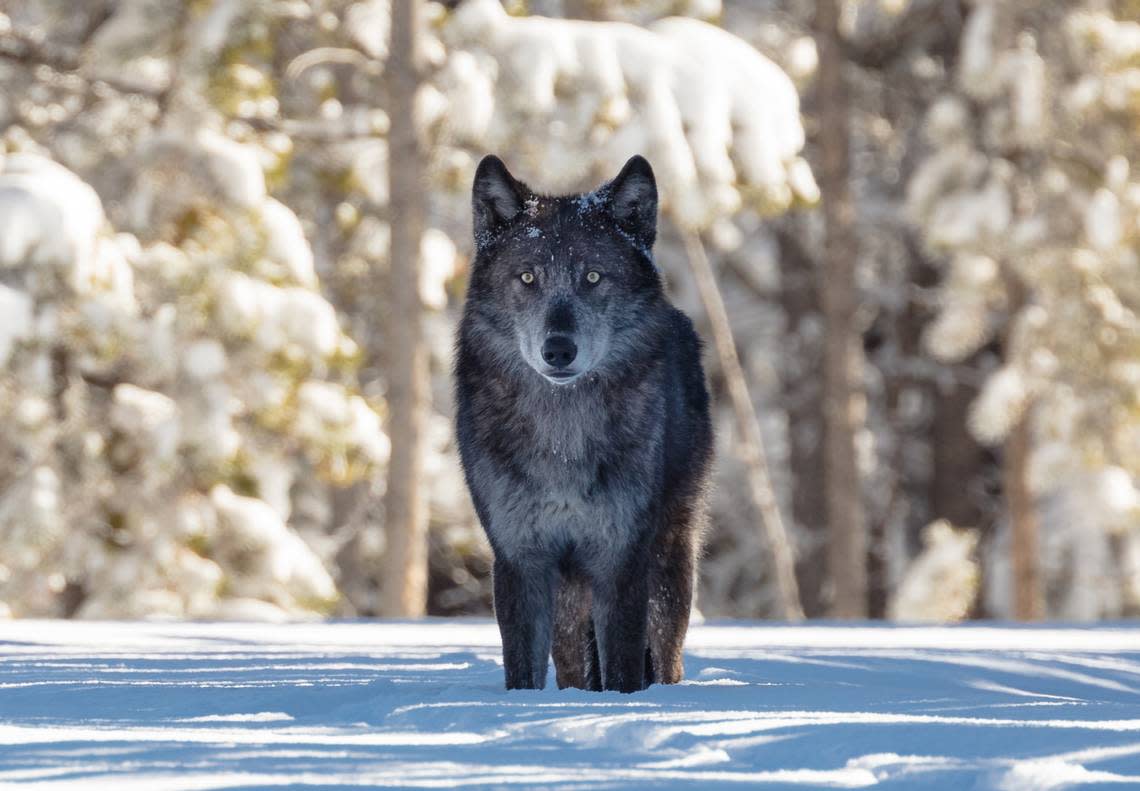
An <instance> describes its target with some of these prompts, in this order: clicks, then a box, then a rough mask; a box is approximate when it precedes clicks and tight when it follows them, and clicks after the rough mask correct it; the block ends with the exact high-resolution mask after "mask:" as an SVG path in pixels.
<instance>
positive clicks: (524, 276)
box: [519, 272, 534, 286]
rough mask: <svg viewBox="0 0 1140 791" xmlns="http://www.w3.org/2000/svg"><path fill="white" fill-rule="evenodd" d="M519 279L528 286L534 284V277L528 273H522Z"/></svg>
mask: <svg viewBox="0 0 1140 791" xmlns="http://www.w3.org/2000/svg"><path fill="white" fill-rule="evenodd" d="M519 279H520V280H522V282H524V283H526V284H527V285H528V286H529V285H530V284H531V283H533V282H534V275H533V274H531V273H530V272H523V273H522V274H521V275H519Z"/></svg>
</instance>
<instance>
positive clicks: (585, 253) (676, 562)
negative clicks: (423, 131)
mask: <svg viewBox="0 0 1140 791" xmlns="http://www.w3.org/2000/svg"><path fill="white" fill-rule="evenodd" d="M472 204H473V209H474V230H475V247H476V255H475V259H474V263H473V265H472V271H471V279H470V284H469V286H468V289H467V302H466V305H465V308H464V313H463V320H462V322H461V324H460V326H459V333H458V343H457V354H456V365H455V378H456V392H457V402H458V438H459V451H460V456H461V458H462V461H463V469H464V473H465V475H466V479H467V485H468V487H469V488H470V490H471V496H472V499H473V500H474V502H475V510H476V511H477V512H478V515H479V520H480V521H481V522H482V524H483V528H484V530H486V532H487V537H488V538H489V539H490V542H491V548H492V549H493V551H494V555H495V566H494V595H495V614H496V617H497V618H498V621H499V630H500V632H501V633H502V638H503V661H504V666H505V670H506V682H507V688H508V689H514V688H524V689H525V688H536V687H538V688H541V687H542V686H544V684H545V682H546V668H547V659H548V657H549V656H550V653H551V650H552V648H553V654H554V665H555V669H556V671H557V678H558V686H559V687H568V686H570V687H580V688H585V689H607V690H609V689H613V690H620V691H622V692H632V691H634V690H638V689H644V688H645V687H646V686H647V685H648V684H651V683H653V682H654V681H659V682H663V683H666V684H672V683H676V682H678V681H680V680H681V676H682V673H683V668H682V664H681V647H682V643H683V642H684V638H685V631H686V629H687V628H688V624H689V609H690V606H691V603H692V593H693V582H694V576H695V572H696V557H697V552H698V548H699V543H700V534H701V529H702V525H703V521H704V499H705V488H706V487H705V481H706V477H707V474H708V469H709V465H710V462H711V457H712V429H711V425H710V421H709V405H708V401H709V399H708V392H707V390H706V389H705V379H704V372H703V371H702V369H701V345H700V340H699V339H698V337H697V335H696V333H695V332H694V330H693V325H692V323H691V322H690V321H689V319H688V318H687V317H686V316H685V315H684V314H683V313H681V312H680V311H679V310H677V309H676V308H674V307H673V306H672V305H670V304H669V302H668V301H667V300H666V298H665V295H664V293H663V291H662V284H661V278H660V276H659V275H658V273H657V269H656V267H655V265H654V262H653V254H652V247H653V241H654V238H655V236H656V232H657V186H656V182H655V181H654V178H653V171H652V169H651V168H650V167H649V163H648V162H646V161H645V159H643V158H642V157H633V158H632V159H630V160H629V162H628V163H626V165H625V167H624V168H623V169H622V171H621V173H620V174H618V176H617V178H615V179H614V180H613V181H611V182H609V183H608V184H605V185H603V186H602V187H600V188H599V189H597V190H595V191H594V192H590V193H586V194H584V195H571V196H565V197H547V196H543V195H538V194H535V193H534V192H532V191H531V190H530V189H529V188H528V187H527V186H526V185H525V184H523V183H521V182H520V181H518V180H516V179H515V178H513V177H512V176H511V174H510V173H509V172H508V171H507V169H506V167H505V166H504V165H503V163H502V161H501V160H499V159H498V158H497V157H494V156H488V157H486V158H484V159H483V161H482V162H481V163H480V164H479V168H478V170H477V171H476V173H475V184H474V189H473V196H472Z"/></svg>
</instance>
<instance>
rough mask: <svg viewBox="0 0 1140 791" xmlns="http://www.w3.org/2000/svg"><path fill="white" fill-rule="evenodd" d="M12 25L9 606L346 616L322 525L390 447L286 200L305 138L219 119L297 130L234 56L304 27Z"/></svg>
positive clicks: (42, 12) (5, 572) (107, 20)
mask: <svg viewBox="0 0 1140 791" xmlns="http://www.w3.org/2000/svg"><path fill="white" fill-rule="evenodd" d="M96 5H99V7H98V8H96V7H94V6H96ZM158 5H159V6H161V4H158ZM5 10H6V11H7V12H9V13H10V14H11V16H0V21H2V22H3V23H4V25H5V27H6V28H9V30H10V32H9V35H8V36H7V37H6V38H5V42H4V44H5V51H4V55H5V57H4V58H3V59H2V60H0V79H2V81H3V83H4V85H5V86H6V87H5V90H4V96H5V97H6V99H7V98H8V97H22V98H20V100H19V101H14V102H7V101H6V102H4V103H3V107H0V115H3V116H4V121H5V124H6V125H7V131H6V133H5V136H4V138H3V140H4V145H3V152H2V153H0V239H2V240H3V242H2V243H0V272H3V273H4V275H3V285H2V287H0V288H2V299H3V301H4V304H5V305H6V306H7V307H9V308H10V310H8V311H6V321H5V324H4V329H3V339H4V340H3V342H2V344H0V345H2V347H3V360H2V361H0V362H2V364H3V365H4V377H3V380H2V382H3V385H2V388H0V412H2V414H3V416H4V417H3V424H4V426H5V429H4V432H3V433H2V435H0V460H2V461H0V465H2V466H0V476H3V484H2V490H3V494H2V495H0V545H2V546H3V548H4V552H3V556H4V559H3V560H2V561H0V602H3V607H4V609H5V611H7V612H11V613H12V614H16V615H33V614H38V615H54V614H72V613H76V614H78V615H83V616H92V617H112V616H118V617H130V616H141V615H159V614H160V615H169V616H191V617H230V616H241V617H280V616H282V615H296V614H301V613H305V612H329V611H331V609H332V608H333V607H334V606H335V605H336V604H337V600H338V598H339V594H338V591H337V587H336V584H335V582H334V577H333V574H332V564H331V559H332V558H331V556H332V553H333V552H334V550H335V546H334V544H333V543H332V542H330V540H329V537H328V536H327V535H325V534H324V533H323V532H322V531H320V530H313V529H308V528H309V527H310V526H311V522H312V520H311V519H309V518H308V514H306V513H305V512H306V511H311V510H312V508H313V507H314V500H313V495H314V494H318V495H319V492H320V486H321V484H319V483H318V482H320V481H327V482H329V483H330V484H331V485H344V484H346V483H349V482H351V481H353V480H355V479H357V478H359V477H360V476H362V475H364V474H366V473H371V472H373V471H375V470H376V469H377V468H380V467H382V465H383V464H384V463H385V461H386V459H387V455H388V439H387V436H386V435H385V433H384V432H383V431H382V430H381V425H380V417H379V415H378V413H377V411H376V409H375V404H373V403H369V402H368V401H367V400H366V399H365V398H364V397H362V395H361V394H360V393H359V391H358V390H357V388H356V385H355V373H354V372H355V368H356V367H357V365H358V360H359V358H360V351H359V348H358V346H357V345H356V344H355V343H354V342H353V341H352V340H351V339H350V338H349V337H348V336H347V335H346V334H345V333H344V331H343V330H342V328H341V325H340V320H339V318H338V316H337V312H336V310H335V309H334V308H333V306H332V305H331V304H330V303H329V302H328V301H327V300H326V299H325V298H324V297H323V296H322V295H321V293H320V292H319V290H318V277H317V273H316V271H315V268H314V256H313V251H312V249H311V247H310V245H309V243H308V241H307V240H306V235H305V231H304V228H303V226H302V223H301V222H300V221H299V219H298V217H297V215H296V214H295V213H294V212H293V211H291V210H290V209H289V208H288V207H287V206H286V205H285V204H284V203H282V202H280V201H278V200H276V199H275V198H273V197H270V190H271V188H272V186H273V182H274V179H275V178H276V177H279V176H278V174H279V168H280V167H281V164H282V161H283V160H284V159H287V157H288V155H289V154H290V153H291V141H290V140H289V139H288V138H287V137H285V136H283V135H282V134H281V133H279V132H275V131H272V130H271V131H270V132H269V133H266V134H257V133H256V131H255V130H254V129H253V128H252V127H249V126H247V127H246V128H245V129H244V130H243V129H232V128H230V129H227V128H225V127H224V126H223V124H224V123H225V121H226V118H227V116H228V115H231V114H233V113H239V114H244V115H246V116H248V119H249V120H250V121H255V120H257V119H262V120H266V119H268V120H270V121H273V122H274V123H273V125H274V126H276V125H277V123H276V119H277V113H278V105H277V100H276V98H275V97H273V96H271V95H270V92H269V91H268V90H267V87H266V85H265V82H264V79H263V78H262V76H261V75H259V73H258V72H257V69H256V68H254V67H252V66H250V65H248V64H244V63H237V62H233V61H229V60H228V58H231V57H234V55H233V53H234V49H235V48H237V47H240V46H242V45H243V44H248V42H249V40H250V39H256V38H257V37H258V36H262V37H264V35H265V29H264V28H265V26H269V25H273V24H278V25H280V24H283V21H284V20H287V19H288V18H290V15H291V14H294V13H295V12H296V9H295V8H294V9H292V10H289V9H286V8H284V7H283V4H270V3H266V4H244V5H243V4H238V3H230V2H218V3H213V4H206V5H205V6H203V7H195V8H188V7H185V6H183V4H180V3H174V4H168V7H161V8H159V7H155V8H152V7H151V6H148V5H147V4H146V3H139V2H130V1H129V0H124V2H121V3H116V4H105V5H104V4H92V6H91V7H86V6H85V7H84V8H82V9H78V12H77V10H76V9H75V8H73V7H71V5H70V4H62V3H55V2H51V1H50V0H44V2H33V3H21V4H18V5H17V6H15V7H14V8H7V9H5ZM235 86H236V87H235ZM231 89H232V90H231ZM53 160H55V161H53ZM61 163H62V164H61ZM65 165H66V167H65ZM77 174H82V175H83V176H84V178H86V179H87V181H85V180H84V178H81V177H80V176H79V175H77ZM93 186H94V189H93ZM100 190H101V191H102V192H103V198H102V199H101V198H100V195H99V191H100ZM108 196H114V201H113V206H111V207H110V209H109V210H108V209H107V206H108V204H109V203H110V201H109V198H108ZM116 231H118V232H116ZM317 500H318V501H319V500H320V497H318V498H317ZM316 507H317V508H318V510H319V508H320V506H319V505H317V506H316Z"/></svg>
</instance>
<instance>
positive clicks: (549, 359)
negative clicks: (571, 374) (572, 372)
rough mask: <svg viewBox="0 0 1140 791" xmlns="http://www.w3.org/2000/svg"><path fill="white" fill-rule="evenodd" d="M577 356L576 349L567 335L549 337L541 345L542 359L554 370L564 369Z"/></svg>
mask: <svg viewBox="0 0 1140 791" xmlns="http://www.w3.org/2000/svg"><path fill="white" fill-rule="evenodd" d="M577 356H578V347H577V346H575V345H574V341H573V339H571V337H570V336H569V335H551V336H550V337H549V338H547V339H546V342H545V343H544V344H542V359H544V360H546V364H547V365H550V366H553V367H555V368H565V367H566V366H568V365H569V364H570V363H572V362H574V358H575V357H577Z"/></svg>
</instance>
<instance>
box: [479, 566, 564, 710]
mask: <svg viewBox="0 0 1140 791" xmlns="http://www.w3.org/2000/svg"><path fill="white" fill-rule="evenodd" d="M553 571H554V569H553V568H551V567H549V564H546V563H539V562H537V561H536V562H533V563H530V562H517V561H513V562H512V561H506V560H501V559H499V558H496V559H495V568H494V586H495V618H496V619H497V620H498V622H499V633H500V634H501V635H502V638H503V669H504V670H505V671H506V676H507V689H542V688H543V687H544V686H545V685H546V666H547V663H548V661H549V658H550V641H551V630H550V624H551V617H552V611H553V609H554V606H553V604H554V574H553Z"/></svg>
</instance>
